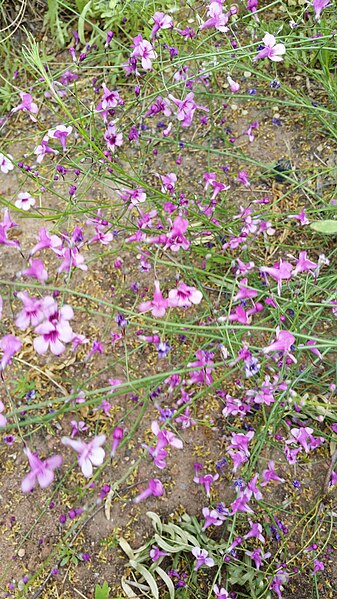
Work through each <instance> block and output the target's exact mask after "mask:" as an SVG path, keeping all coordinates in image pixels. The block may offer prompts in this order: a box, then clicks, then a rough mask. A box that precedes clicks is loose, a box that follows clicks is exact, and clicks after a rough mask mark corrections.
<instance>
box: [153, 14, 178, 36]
mask: <svg viewBox="0 0 337 599" xmlns="http://www.w3.org/2000/svg"><path fill="white" fill-rule="evenodd" d="M152 19H153V21H154V25H153V27H152V31H151V34H150V38H151V39H152V38H153V37H155V36H156V35H157V33H158V31H159V30H160V29H172V28H173V21H172V17H170V16H169V15H165V14H164V13H163V12H156V13H155V14H154V15H153V17H152Z"/></svg>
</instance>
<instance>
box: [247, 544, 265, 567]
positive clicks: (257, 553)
mask: <svg viewBox="0 0 337 599" xmlns="http://www.w3.org/2000/svg"><path fill="white" fill-rule="evenodd" d="M245 554H246V555H248V556H249V557H250V558H251V559H252V560H253V561H254V562H255V567H256V569H257V570H259V569H260V568H261V565H262V562H263V560H264V559H267V558H268V557H270V556H271V553H270V552H269V551H267V553H262V551H261V549H254V551H245Z"/></svg>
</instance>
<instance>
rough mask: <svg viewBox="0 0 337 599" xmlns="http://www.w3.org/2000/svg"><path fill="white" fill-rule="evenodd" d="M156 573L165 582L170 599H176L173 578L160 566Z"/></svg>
mask: <svg viewBox="0 0 337 599" xmlns="http://www.w3.org/2000/svg"><path fill="white" fill-rule="evenodd" d="M156 572H157V574H158V576H160V578H161V579H162V580H163V581H164V582H165V584H166V586H167V588H168V591H169V593H170V599H174V584H173V582H172V580H171V578H170V577H169V576H168V575H167V574H166V572H165V571H164V570H163V569H162V568H160V567H159V566H157V568H156Z"/></svg>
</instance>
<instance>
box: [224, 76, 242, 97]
mask: <svg viewBox="0 0 337 599" xmlns="http://www.w3.org/2000/svg"><path fill="white" fill-rule="evenodd" d="M227 81H228V83H229V89H230V90H231V92H232V93H233V94H236V92H238V91H240V84H239V83H237V82H236V81H234V79H232V77H231V76H230V75H228V77H227Z"/></svg>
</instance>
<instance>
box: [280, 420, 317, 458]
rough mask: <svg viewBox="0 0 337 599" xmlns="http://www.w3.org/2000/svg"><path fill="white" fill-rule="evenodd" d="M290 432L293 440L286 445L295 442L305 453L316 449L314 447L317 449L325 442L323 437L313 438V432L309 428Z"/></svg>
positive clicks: (304, 427)
mask: <svg viewBox="0 0 337 599" xmlns="http://www.w3.org/2000/svg"><path fill="white" fill-rule="evenodd" d="M290 432H291V435H292V437H293V438H292V439H289V440H288V441H286V443H293V442H294V440H295V441H297V443H299V444H300V445H302V447H303V449H304V451H305V452H306V453H309V451H311V450H313V449H316V447H319V446H320V445H321V444H322V443H324V441H325V439H324V437H314V435H313V434H312V433H313V432H314V431H313V429H312V428H310V427H309V426H303V427H301V428H292V429H291V431H290Z"/></svg>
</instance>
